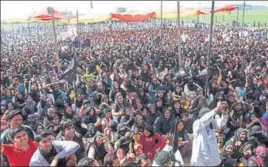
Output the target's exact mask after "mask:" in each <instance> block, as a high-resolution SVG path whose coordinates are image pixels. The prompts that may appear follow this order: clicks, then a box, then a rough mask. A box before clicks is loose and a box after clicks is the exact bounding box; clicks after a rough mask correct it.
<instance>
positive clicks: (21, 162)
mask: <svg viewBox="0 0 268 167" xmlns="http://www.w3.org/2000/svg"><path fill="white" fill-rule="evenodd" d="M10 137H11V139H12V143H13V144H1V153H3V154H4V155H5V156H6V157H7V159H8V161H9V164H10V166H29V163H30V160H31V157H32V155H33V154H34V152H35V151H36V149H37V147H38V145H37V143H36V142H35V141H33V140H31V139H29V138H28V135H27V132H26V130H25V128H23V127H22V126H20V127H18V128H14V129H12V130H11V131H10Z"/></svg>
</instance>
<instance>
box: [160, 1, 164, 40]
mask: <svg viewBox="0 0 268 167" xmlns="http://www.w3.org/2000/svg"><path fill="white" fill-rule="evenodd" d="M160 10H161V27H160V38H161V39H162V28H163V1H160Z"/></svg>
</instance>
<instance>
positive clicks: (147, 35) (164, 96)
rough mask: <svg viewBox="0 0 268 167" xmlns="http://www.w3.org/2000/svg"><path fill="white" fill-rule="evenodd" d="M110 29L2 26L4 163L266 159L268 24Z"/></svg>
mask: <svg viewBox="0 0 268 167" xmlns="http://www.w3.org/2000/svg"><path fill="white" fill-rule="evenodd" d="M119 24H120V23H116V25H119ZM122 24H123V23H122ZM131 25H132V24H131ZM102 26H103V27H106V29H105V30H101V29H100V28H99V29H95V30H94V31H87V30H86V29H84V31H80V33H79V35H78V37H76V38H75V39H73V40H67V39H66V40H59V41H58V43H57V45H55V43H54V40H53V32H52V31H51V30H52V29H51V30H50V29H42V27H39V28H38V29H33V30H30V31H28V30H27V28H24V29H20V30H19V31H12V33H8V32H5V33H3V34H2V35H1V44H2V46H1V56H2V59H1V166H76V165H77V166H187V165H191V166H267V165H268V153H267V147H268V30H267V27H266V28H250V27H244V29H241V27H235V26H232V25H228V24H226V25H222V24H217V25H215V27H214V32H213V37H212V39H213V42H212V48H211V58H210V60H208V56H207V55H208V47H209V43H208V39H209V38H208V37H209V35H208V34H209V30H208V27H209V26H206V25H205V24H203V25H194V24H193V26H187V27H186V26H184V27H183V28H182V29H181V36H182V40H181V47H180V48H181V49H179V47H178V28H177V27H176V25H173V24H167V23H166V24H165V26H164V28H162V29H160V28H159V27H155V28H151V26H152V27H153V25H152V23H150V25H149V26H148V23H146V22H144V23H139V24H137V26H135V28H133V27H132V28H131V29H128V24H126V23H124V24H123V26H121V28H120V29H119V28H116V26H111V23H107V24H106V23H104V24H103V25H102ZM107 27H108V28H107ZM63 28H64V26H63ZM80 30H81V29H80ZM1 33H2V32H1ZM179 50H181V54H179V52H178V51H179ZM57 54H59V57H60V62H59V61H57V56H56V55H57ZM179 57H180V58H179ZM180 61H181V62H180ZM71 62H72V63H73V65H71V64H72V63H71ZM179 64H181V66H179Z"/></svg>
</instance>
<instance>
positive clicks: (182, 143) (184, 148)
mask: <svg viewBox="0 0 268 167" xmlns="http://www.w3.org/2000/svg"><path fill="white" fill-rule="evenodd" d="M174 139H175V142H174V145H173V150H174V152H176V151H177V150H179V152H180V153H181V155H182V157H183V160H184V161H185V162H186V163H187V164H188V163H190V157H191V153H192V147H191V146H192V144H191V140H190V138H189V136H188V131H187V130H186V129H185V127H184V122H183V121H180V122H178V124H177V127H176V133H175V138H174ZM181 163H184V162H181Z"/></svg>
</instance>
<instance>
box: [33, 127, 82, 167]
mask: <svg viewBox="0 0 268 167" xmlns="http://www.w3.org/2000/svg"><path fill="white" fill-rule="evenodd" d="M36 141H37V142H38V145H39V148H38V149H37V150H36V151H35V153H34V154H33V156H32V158H31V161H30V166H75V165H76V163H77V162H76V161H77V159H76V156H75V155H74V154H75V152H76V151H77V150H78V149H79V147H80V146H79V144H78V143H76V142H73V141H57V140H53V138H52V136H51V135H50V134H49V133H48V132H43V133H41V134H40V135H39V136H36Z"/></svg>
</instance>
